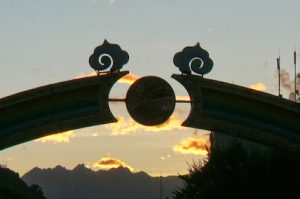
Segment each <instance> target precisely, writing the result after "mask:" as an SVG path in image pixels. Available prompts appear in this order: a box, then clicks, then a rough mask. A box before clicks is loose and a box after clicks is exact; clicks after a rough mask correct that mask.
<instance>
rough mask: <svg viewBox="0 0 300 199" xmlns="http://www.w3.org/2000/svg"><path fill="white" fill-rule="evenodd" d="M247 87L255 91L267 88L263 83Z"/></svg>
mask: <svg viewBox="0 0 300 199" xmlns="http://www.w3.org/2000/svg"><path fill="white" fill-rule="evenodd" d="M249 88H252V89H254V90H257V91H265V90H266V89H267V87H266V86H265V85H264V84H263V83H257V84H253V85H250V86H249Z"/></svg>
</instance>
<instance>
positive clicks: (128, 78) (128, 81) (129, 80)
mask: <svg viewBox="0 0 300 199" xmlns="http://www.w3.org/2000/svg"><path fill="white" fill-rule="evenodd" d="M138 79H139V77H138V76H135V75H133V74H128V75H125V76H124V77H123V78H121V79H119V81H118V83H124V84H130V85H131V84H133V82H135V81H136V80H138Z"/></svg>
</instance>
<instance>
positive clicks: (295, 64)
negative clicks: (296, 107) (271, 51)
mask: <svg viewBox="0 0 300 199" xmlns="http://www.w3.org/2000/svg"><path fill="white" fill-rule="evenodd" d="M296 57H297V53H296V45H295V51H294V66H295V102H296V101H297V94H298V91H297V58H296Z"/></svg>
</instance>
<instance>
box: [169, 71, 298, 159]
mask: <svg viewBox="0 0 300 199" xmlns="http://www.w3.org/2000/svg"><path fill="white" fill-rule="evenodd" d="M172 78H174V79H175V80H177V81H178V82H179V83H181V84H182V85H183V86H184V87H185V88H186V90H187V91H188V93H189V95H190V98H191V111H190V114H189V116H188V118H187V119H186V120H185V121H184V122H183V124H182V126H186V127H192V128H201V129H206V130H211V131H214V132H218V133H224V134H228V135H232V136H235V137H239V138H243V139H247V140H250V141H254V142H259V143H262V144H265V145H269V146H273V147H276V148H281V149H283V150H286V151H289V152H293V153H298V154H300V122H299V119H300V106H299V104H297V103H294V102H291V101H289V100H285V99H282V98H278V97H277V96H273V95H271V94H267V93H262V92H259V91H255V90H252V89H249V88H245V87H241V86H236V85H232V84H228V83H224V82H220V81H215V80H209V79H204V78H202V77H200V76H195V75H189V76H186V75H172Z"/></svg>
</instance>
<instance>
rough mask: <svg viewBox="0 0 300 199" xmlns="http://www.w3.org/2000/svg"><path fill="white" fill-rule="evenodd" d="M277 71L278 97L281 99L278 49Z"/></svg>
mask: <svg viewBox="0 0 300 199" xmlns="http://www.w3.org/2000/svg"><path fill="white" fill-rule="evenodd" d="M277 70H278V95H279V97H281V94H280V49H279V57H278V58H277Z"/></svg>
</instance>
